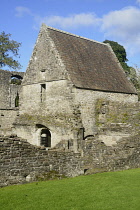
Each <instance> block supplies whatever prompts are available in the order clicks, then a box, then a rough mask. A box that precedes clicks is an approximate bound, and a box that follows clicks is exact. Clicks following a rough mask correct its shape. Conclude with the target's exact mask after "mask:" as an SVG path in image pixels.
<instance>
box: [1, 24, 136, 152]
mask: <svg viewBox="0 0 140 210" xmlns="http://www.w3.org/2000/svg"><path fill="white" fill-rule="evenodd" d="M23 76H24V77H23ZM12 78H14V79H19V80H20V81H21V80H22V84H21V85H19V84H11V83H10V80H12ZM0 79H1V84H0V85H1V92H0V93H1V95H0V112H1V123H0V124H1V125H0V126H1V127H0V129H1V133H2V134H4V135H8V134H10V133H14V134H16V135H17V136H19V137H22V138H24V139H27V140H28V141H29V143H31V144H33V145H37V146H45V147H48V148H54V147H63V148H64V149H72V150H75V151H77V149H78V148H80V145H79V142H78V141H79V139H86V138H87V137H89V136H94V135H95V134H96V133H97V130H98V126H97V124H96V117H95V104H96V101H97V100H99V99H102V100H107V101H108V100H109V101H112V102H122V103H124V102H125V103H135V102H136V101H137V93H136V90H135V88H134V87H133V85H132V84H131V83H130V82H129V81H128V80H127V78H126V75H125V73H124V71H123V69H122V67H121V65H120V63H119V61H118V60H117V58H116V56H115V54H114V52H113V51H112V49H111V47H110V46H109V45H108V44H104V43H99V42H97V41H93V40H90V39H86V38H83V37H80V36H76V35H73V34H70V33H66V32H63V31H60V30H57V29H54V28H51V27H47V26H46V25H45V24H43V25H42V27H41V30H40V32H39V35H38V38H37V41H36V44H35V47H34V50H33V53H32V56H31V59H30V61H29V65H28V68H27V71H26V72H25V74H24V73H22V72H19V73H17V72H8V71H3V70H0ZM18 97H19V98H20V100H19V105H18V102H17V101H16V99H17V100H18ZM17 106H19V107H17Z"/></svg>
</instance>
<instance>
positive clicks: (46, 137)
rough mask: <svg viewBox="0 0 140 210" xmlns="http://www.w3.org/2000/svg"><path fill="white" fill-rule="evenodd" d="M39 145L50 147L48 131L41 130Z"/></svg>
mask: <svg viewBox="0 0 140 210" xmlns="http://www.w3.org/2000/svg"><path fill="white" fill-rule="evenodd" d="M40 145H42V146H44V147H51V133H50V131H49V130H48V129H46V128H43V129H42V130H41V142H40Z"/></svg>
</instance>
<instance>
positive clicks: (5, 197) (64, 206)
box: [0, 169, 140, 210]
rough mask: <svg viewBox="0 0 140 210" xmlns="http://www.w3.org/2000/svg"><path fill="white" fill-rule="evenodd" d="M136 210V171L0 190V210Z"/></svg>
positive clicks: (139, 187)
mask: <svg viewBox="0 0 140 210" xmlns="http://www.w3.org/2000/svg"><path fill="white" fill-rule="evenodd" d="M25 209H26V210H44V209H48V210H59V209H60V210H85V209H87V210H90V209H92V210H97V209H98V210H110V209H113V210H123V209H125V210H130V209H132V210H140V169H134V170H126V171H120V172H107V173H100V174H94V175H88V176H79V177H75V178H69V179H63V180H53V181H46V182H45V181H43V182H35V183H31V184H24V185H15V186H9V187H4V188H1V189H0V210H25Z"/></svg>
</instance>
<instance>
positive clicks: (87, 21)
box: [40, 13, 100, 29]
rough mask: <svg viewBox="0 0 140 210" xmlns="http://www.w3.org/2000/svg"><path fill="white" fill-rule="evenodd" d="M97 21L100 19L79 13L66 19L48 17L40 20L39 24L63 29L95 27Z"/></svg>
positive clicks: (92, 14)
mask: <svg viewBox="0 0 140 210" xmlns="http://www.w3.org/2000/svg"><path fill="white" fill-rule="evenodd" d="M99 21H100V19H99V18H97V17H96V15H95V14H94V13H81V14H75V15H70V16H68V17H63V16H48V17H44V18H41V19H40V22H44V23H46V24H47V25H50V26H54V27H55V26H57V27H58V26H59V27H61V28H63V29H66V28H77V27H80V26H82V27H84V26H91V25H97V24H98V23H99Z"/></svg>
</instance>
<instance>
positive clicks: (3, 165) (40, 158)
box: [0, 137, 83, 186]
mask: <svg viewBox="0 0 140 210" xmlns="http://www.w3.org/2000/svg"><path fill="white" fill-rule="evenodd" d="M50 171H56V172H58V173H59V174H60V175H66V176H68V177H70V176H77V175H80V174H82V173H83V169H82V161H81V157H80V153H73V152H64V151H46V150H45V149H43V148H42V149H41V148H38V147H35V146H33V145H31V144H29V143H28V142H27V141H25V140H21V139H19V138H18V137H13V138H10V137H0V186H7V185H10V184H18V183H25V182H26V181H28V180H29V181H35V180H36V178H37V177H40V176H42V175H43V174H45V173H48V172H50Z"/></svg>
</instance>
